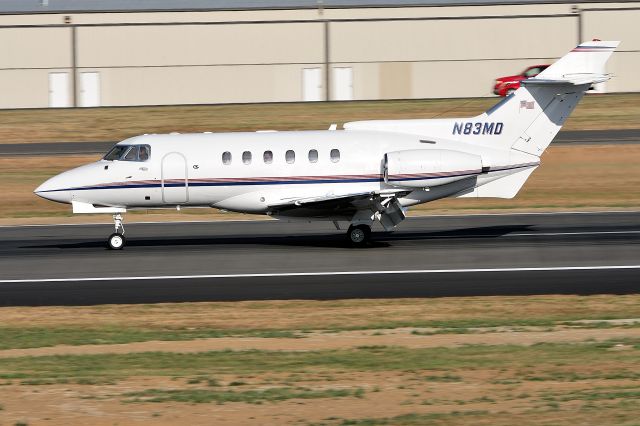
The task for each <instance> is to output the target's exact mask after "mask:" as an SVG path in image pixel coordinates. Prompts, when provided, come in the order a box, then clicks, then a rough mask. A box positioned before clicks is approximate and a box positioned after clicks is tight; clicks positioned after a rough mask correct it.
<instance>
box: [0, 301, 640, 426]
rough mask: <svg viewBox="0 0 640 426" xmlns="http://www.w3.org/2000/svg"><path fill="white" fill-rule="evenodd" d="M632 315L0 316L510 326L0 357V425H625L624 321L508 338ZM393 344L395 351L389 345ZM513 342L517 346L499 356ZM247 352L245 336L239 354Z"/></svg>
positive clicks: (570, 306)
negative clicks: (269, 346)
mask: <svg viewBox="0 0 640 426" xmlns="http://www.w3.org/2000/svg"><path fill="white" fill-rule="evenodd" d="M639 314H640V298H639V296H637V295H629V296H604V295H603V296H538V297H468V298H442V299H396V300H376V301H375V302H373V303H372V301H368V300H345V301H330V302H325V301H264V302H225V303H222V302H221V303H188V304H164V305H138V306H117V305H111V306H93V307H73V308H66V307H33V308H1V309H0V315H2V318H3V325H5V326H7V327H23V328H24V329H25V330H28V329H29V328H30V327H34V326H41V327H48V328H49V329H51V330H55V329H56V328H58V327H66V326H75V327H96V325H104V326H111V327H118V326H126V327H150V326H154V327H159V328H162V327H167V328H171V329H175V328H188V329H193V328H199V327H220V328H225V327H227V328H252V329H255V328H256V327H278V328H288V329H297V330H302V331H304V330H309V329H327V328H329V329H330V328H332V327H341V326H342V327H343V326H345V325H352V326H354V327H373V326H376V325H380V324H386V325H387V326H394V324H395V325H396V326H397V325H399V324H403V323H416V322H420V321H422V322H429V321H432V322H434V323H438V324H441V325H444V324H447V323H448V322H453V323H461V322H462V323H465V322H466V323H468V324H481V323H491V322H492V321H493V322H499V323H501V324H512V325H513V327H514V328H513V330H511V331H508V330H506V328H508V327H504V326H503V327H501V329H502V331H501V332H492V333H489V334H484V335H480V336H486V338H485V339H484V340H485V341H484V342H483V344H481V345H478V344H469V345H466V344H465V341H467V342H470V343H473V342H477V340H478V337H479V335H478V334H469V333H468V332H467V331H465V330H459V331H458V332H456V331H455V330H453V331H449V334H447V335H437V336H432V335H415V334H412V335H410V336H407V335H406V334H405V339H407V340H411V341H416V340H423V341H424V343H423V344H422V345H421V346H420V345H418V346H412V345H411V344H404V343H400V344H398V346H388V345H385V344H384V343H383V344H381V345H376V346H358V343H357V341H358V339H361V341H362V342H364V343H362V344H365V345H366V344H367V342H368V341H369V340H367V339H365V338H362V337H359V336H358V335H357V333H354V335H353V337H352V338H353V339H354V340H355V341H354V342H353V344H352V345H351V346H349V347H348V348H343V349H335V346H332V345H333V344H334V343H335V342H334V340H335V339H338V338H341V337H342V338H344V336H341V333H334V332H332V333H321V334H318V333H316V334H315V336H316V338H307V339H305V338H301V339H297V340H296V341H297V342H299V343H298V345H299V346H300V348H298V349H297V350H238V351H234V352H231V351H220V350H214V351H209V352H198V351H191V352H187V351H185V352H184V353H176V352H175V351H174V350H173V348H172V343H170V342H167V343H166V346H164V348H163V347H162V345H158V344H157V343H155V344H153V345H152V346H150V347H153V349H154V350H155V352H146V353H119V354H105V353H96V354H92V355H89V354H81V353H80V354H78V352H76V355H59V356H36V357H18V358H5V359H3V360H2V363H0V404H1V405H0V407H1V409H2V411H1V413H2V414H1V415H0V416H1V418H2V421H5V422H7V424H15V423H17V422H24V423H26V424H40V423H46V424H50V425H67V424H92V425H111V424H154V425H173V424H191V425H208V424H212V423H215V424H224V425H226V424H228V425H243V424H278V425H280V424H314V425H320V424H326V425H347V424H350V425H354V424H358V425H380V424H386V425H423V424H448V425H456V424H460V425H464V424H478V425H511V424H514V423H516V422H517V423H518V424H522V425H528V424H532V425H533V424H569V423H575V424H622V425H627V424H628V425H632V424H636V423H637V407H638V405H637V404H638V401H640V387H639V386H638V379H639V378H640V370H639V369H638V367H639V362H638V360H640V358H639V357H638V351H640V340H638V338H637V328H625V327H624V325H623V324H624V322H623V321H621V322H619V324H621V326H620V327H616V328H602V329H597V330H593V329H592V330H585V329H578V330H567V329H566V328H564V329H563V328H562V327H560V326H554V327H549V328H547V326H544V330H543V331H544V332H538V333H537V334H536V336H537V337H536V339H537V340H535V341H527V337H526V336H529V337H531V336H530V335H531V334H532V333H529V332H527V331H522V330H519V329H517V328H519V327H522V326H521V325H518V324H522V322H523V321H525V322H526V321H529V322H534V323H535V322H541V323H544V322H545V321H546V322H548V321H565V320H568V319H589V320H598V321H601V320H605V319H607V318H613V317H618V318H621V317H622V316H626V317H627V318H633V317H635V318H638V317H640V315H639ZM123 328H124V327H123ZM374 331H375V330H369V331H368V332H369V333H373V332H374ZM379 331H384V330H379ZM389 331H392V330H389ZM567 331H580V332H584V331H589V332H590V333H592V334H593V333H597V334H598V339H597V340H595V339H593V340H591V339H589V340H586V341H580V339H576V338H575V336H573V337H574V338H573V339H568V338H566V337H562V336H566V335H563V334H562V333H563V332H567ZM396 333H397V335H396V340H398V339H402V338H403V335H402V332H401V331H400V330H398V329H396ZM405 333H406V331H405ZM456 333H457V334H456ZM342 334H344V332H343V333H342ZM520 334H522V335H523V336H525V337H524V338H523V339H522V340H523V344H520V343H519V344H513V340H514V336H517V335H520ZM501 335H502V336H504V339H502V340H501V338H500V336H501ZM390 336H393V334H392V335H390ZM582 336H583V338H584V336H586V334H582ZM634 336H636V337H634ZM319 337H322V339H319ZM374 337H375V338H376V339H379V340H384V339H385V337H386V335H385V334H377V332H376V333H374V334H370V338H374ZM229 339H230V338H226V339H225V340H229ZM447 339H448V340H452V341H453V340H455V341H456V342H458V343H457V344H453V345H451V344H447V343H446V342H445V340H447ZM607 339H613V340H610V341H609V340H607ZM231 340H233V339H231ZM252 340H253V341H255V340H260V338H253V339H247V338H246V337H244V338H239V339H238V342H239V343H241V342H244V343H247V342H248V343H250V342H251V341H252ZM265 340H273V339H265ZM285 340H286V339H285ZM393 341H394V340H393V339H389V342H393ZM305 342H309V343H310V344H309V347H308V348H305V347H304V345H305ZM323 342H325V343H323ZM437 342H442V343H441V344H438V343H437ZM183 343H185V344H186V343H189V342H183ZM194 343H196V344H197V342H194ZM232 347H233V346H232ZM204 350H206V349H204ZM33 407H38V409H37V410H33Z"/></svg>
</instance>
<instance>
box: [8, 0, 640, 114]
mask: <svg viewBox="0 0 640 426" xmlns="http://www.w3.org/2000/svg"><path fill="white" fill-rule="evenodd" d="M574 6H577V7H578V8H579V9H583V10H582V11H581V13H580V15H579V14H577V13H574V12H575V10H574ZM599 8H607V9H619V8H624V9H625V10H612V11H603V10H595V9H599ZM629 8H638V9H639V10H628V9H629ZM538 15H554V16H546V17H540V16H538ZM556 15H561V16H556ZM580 16H581V19H582V21H581V22H582V27H581V29H582V35H583V37H582V38H583V39H585V40H589V39H592V38H598V39H603V40H604V39H620V40H623V44H622V45H621V47H620V50H619V51H618V52H616V53H615V54H614V56H613V58H612V60H611V61H610V66H609V69H608V71H609V72H612V73H614V74H615V75H616V78H615V79H614V80H612V81H610V82H608V83H607V85H606V86H605V87H604V89H605V90H606V91H640V79H637V77H636V72H635V70H637V69H638V66H639V65H640V31H638V30H637V22H640V2H634V3H625V2H620V3H602V4H597V3H576V4H534V5H500V6H457V7H448V6H444V7H398V8H351V9H326V10H322V11H319V10H316V9H308V10H263V11H261V10H251V11H203V12H153V13H151V12H148V13H141V12H133V13H87V14H70V15H68V14H45V15H37V14H34V15H2V16H0V90H1V91H2V92H1V93H0V108H28V107H46V106H48V104H49V89H50V88H49V86H48V84H49V73H51V72H57V71H61V70H62V71H66V72H69V73H70V75H72V74H71V73H72V70H73V67H74V60H73V59H74V46H73V43H72V40H73V39H74V38H73V32H74V29H73V28H75V41H76V44H75V59H76V60H75V67H76V68H75V71H76V76H77V81H76V85H77V86H78V87H77V88H76V90H77V93H78V96H77V98H78V99H80V98H81V89H82V88H81V87H79V86H81V80H82V73H85V72H96V73H98V74H99V78H98V81H99V84H98V87H99V91H100V93H99V99H100V105H155V104H198V103H233V102H278V101H280V102H289V101H301V100H303V85H304V81H303V78H302V76H303V69H304V68H320V69H322V70H323V73H324V66H325V59H326V58H325V54H326V53H328V55H329V62H330V68H338V67H339V68H344V67H348V68H351V69H352V77H353V82H352V97H353V99H392V98H403V99H404V98H433V97H468V96H492V94H491V90H492V84H493V81H494V79H495V78H496V77H498V76H502V75H511V74H515V73H518V72H520V71H521V70H522V69H524V68H525V67H526V66H528V65H533V64H539V63H550V62H552V61H553V60H554V59H555V58H557V57H559V56H561V55H563V54H564V53H565V52H567V51H568V50H569V49H570V48H572V47H574V46H575V45H576V44H577V43H578V38H579V37H578V29H579V26H578V22H579V17H580ZM415 18H419V20H415ZM66 19H68V20H70V22H71V24H73V25H74V26H75V27H72V26H58V25H61V24H63V23H64V22H65V20H66ZM319 19H320V20H322V19H332V20H338V21H332V22H330V23H329V24H328V28H329V34H328V36H329V37H328V39H329V45H328V49H326V50H325V48H326V47H327V46H325V24H324V22H322V21H319ZM354 19H356V20H357V19H378V20H377V21H366V22H362V21H361V22H354V21H339V20H354ZM403 19H404V20H403ZM406 19H409V20H406ZM284 20H298V21H300V22H295V23H294V22H281V21H284ZM253 21H260V23H257V22H253ZM179 23H189V24H188V25H183V24H179ZM193 23H197V24H193ZM3 25H4V26H5V27H2V26H3ZM21 25H45V26H43V27H30V28H26V27H25V28H20V26H21ZM46 25H56V26H55V27H50V26H49V27H47V26H46ZM7 26H11V27H7ZM16 26H17V27H16ZM331 80H332V79H331V76H330V81H331ZM71 81H73V80H71ZM333 83H334V82H333V81H331V82H330V84H333ZM319 85H320V86H321V91H322V96H324V93H325V89H326V88H325V87H324V86H325V78H324V75H323V77H322V81H321V82H320V84H319ZM72 87H73V85H72V86H71V87H70V90H72ZM334 88H335V87H334ZM71 98H73V96H71Z"/></svg>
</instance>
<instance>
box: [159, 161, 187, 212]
mask: <svg viewBox="0 0 640 426" xmlns="http://www.w3.org/2000/svg"><path fill="white" fill-rule="evenodd" d="M162 201H163V202H165V203H167V204H183V203H186V202H188V201H189V180H188V176H187V159H186V158H185V156H184V155H182V154H181V153H179V152H170V153H169V154H167V155H165V156H164V158H163V159H162Z"/></svg>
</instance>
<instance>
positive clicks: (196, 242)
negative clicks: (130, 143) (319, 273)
mask: <svg viewBox="0 0 640 426" xmlns="http://www.w3.org/2000/svg"><path fill="white" fill-rule="evenodd" d="M531 227H532V225H499V226H485V227H472V228H459V229H450V230H442V231H424V232H415V231H395V232H373V234H372V241H371V243H370V244H369V245H368V246H367V247H364V248H363V249H367V248H368V249H371V248H384V247H391V246H393V242H394V241H429V240H438V241H440V242H442V241H446V240H459V239H493V238H499V237H501V236H504V235H506V234H509V233H513V232H523V231H527V230H530V228H531ZM129 235H131V233H130V234H129ZM224 245H229V246H242V245H251V246H289V247H312V248H349V249H358V248H353V247H351V246H350V244H349V243H348V242H347V241H346V239H345V236H344V234H315V235H287V236H282V235H260V236H254V237H249V236H244V235H240V236H225V237H187V238H180V237H169V238H145V237H142V236H141V237H139V238H137V237H136V236H135V235H134V236H131V237H130V238H129V239H128V240H127V247H181V246H224ZM21 248H26V249H47V248H55V249H82V248H106V246H105V241H83V242H78V243H60V244H45V245H32V246H24V247H21Z"/></svg>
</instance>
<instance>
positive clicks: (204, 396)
mask: <svg viewBox="0 0 640 426" xmlns="http://www.w3.org/2000/svg"><path fill="white" fill-rule="evenodd" d="M363 394H364V391H363V390H362V389H360V388H358V389H315V390H314V389H309V388H301V387H298V388H291V387H283V388H270V389H264V390H248V391H243V392H235V391H224V390H209V389H170V390H167V389H147V390H144V391H140V392H128V393H126V394H124V396H126V397H128V398H127V399H125V400H124V402H128V403H133V402H169V401H171V402H188V403H194V404H206V403H211V402H216V403H218V404H224V403H225V402H245V403H249V404H262V403H263V402H276V401H285V400H288V399H319V398H345V397H357V398H361V397H362V396H363Z"/></svg>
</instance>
